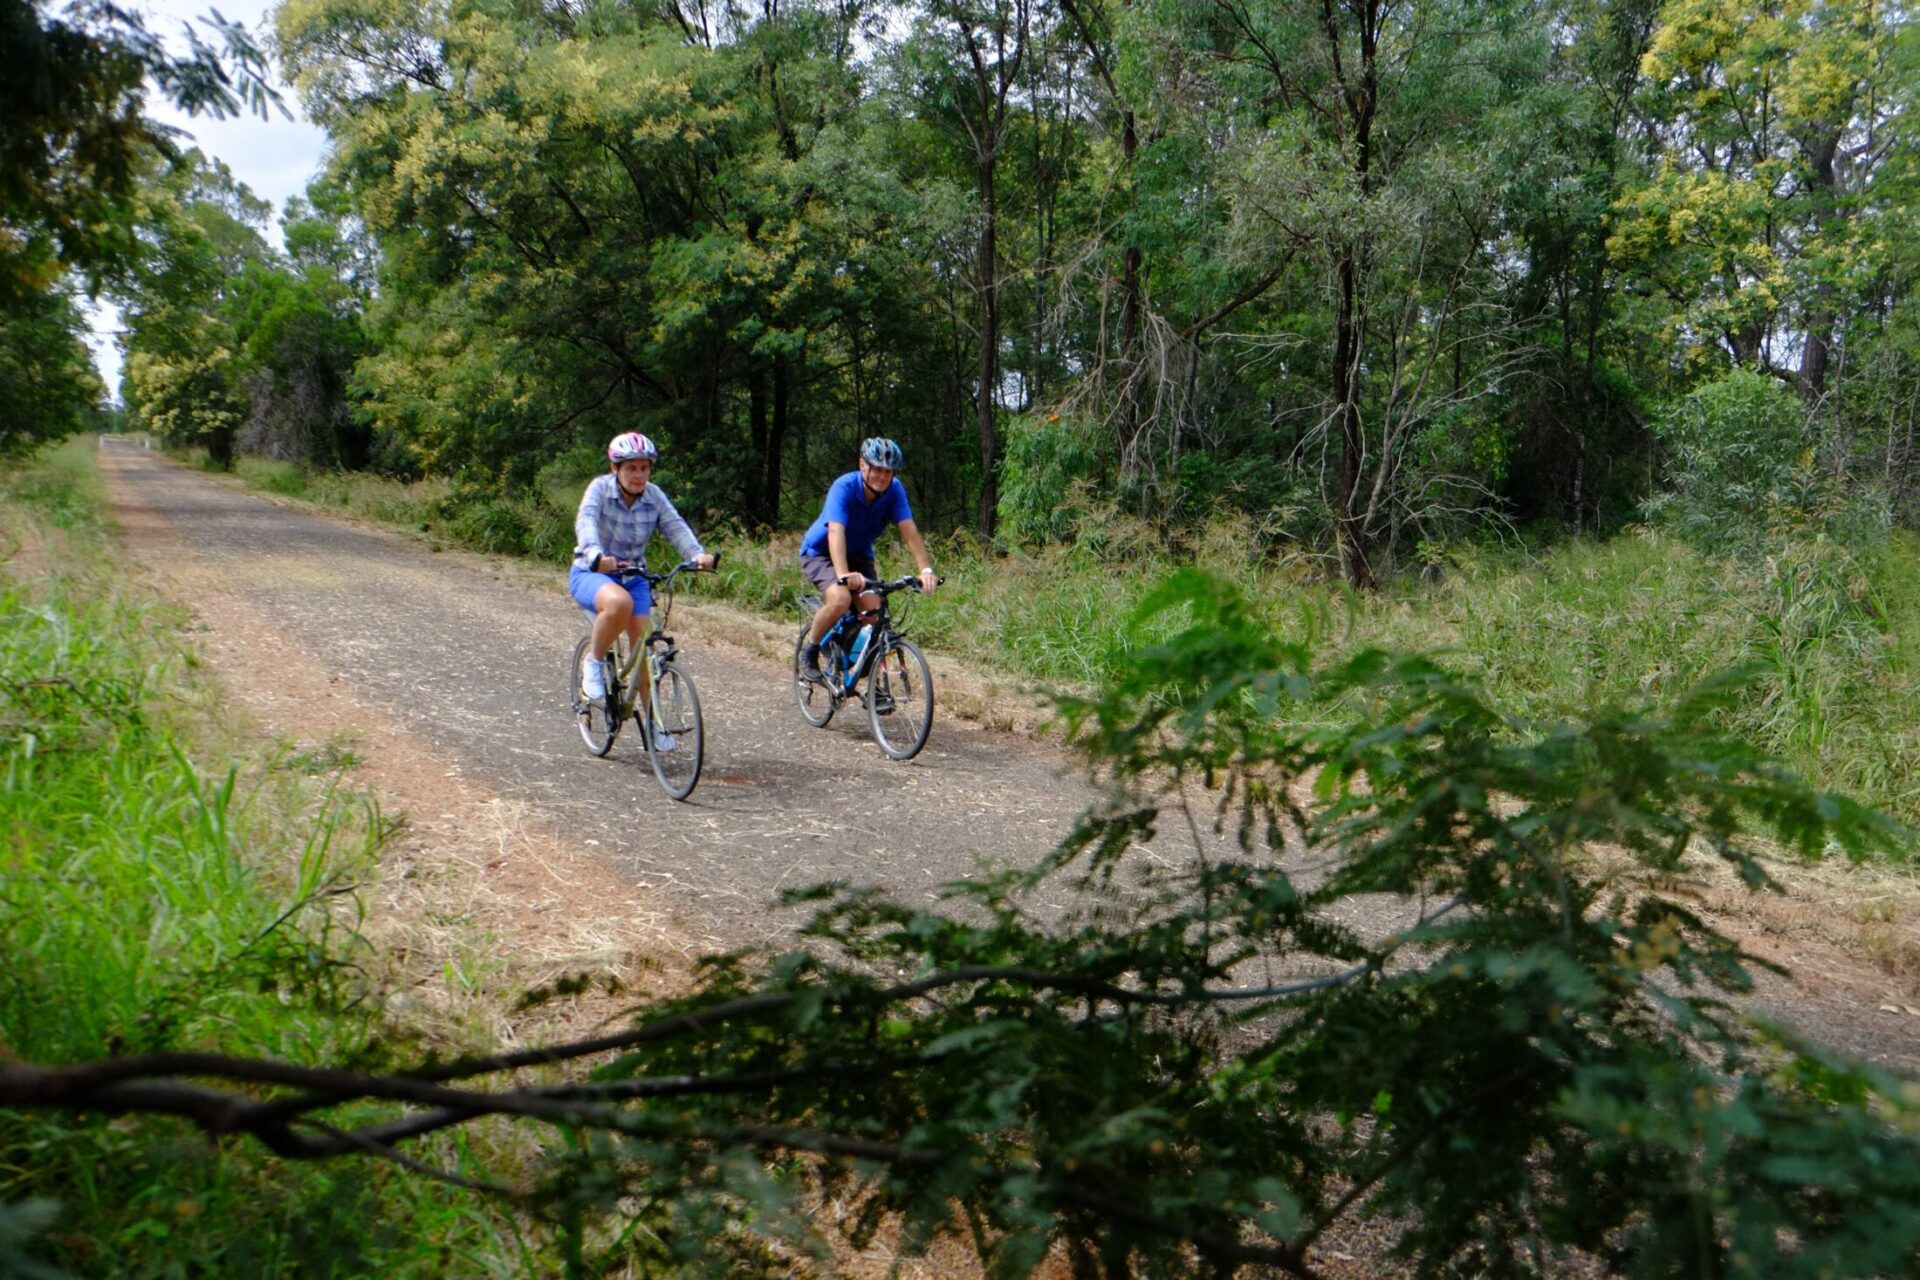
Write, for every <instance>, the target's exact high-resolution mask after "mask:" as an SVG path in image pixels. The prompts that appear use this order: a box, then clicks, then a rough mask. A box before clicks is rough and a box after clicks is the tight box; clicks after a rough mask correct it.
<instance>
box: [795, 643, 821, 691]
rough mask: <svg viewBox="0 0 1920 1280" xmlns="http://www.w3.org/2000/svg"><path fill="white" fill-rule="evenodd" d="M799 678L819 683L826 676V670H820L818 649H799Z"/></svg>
mask: <svg viewBox="0 0 1920 1280" xmlns="http://www.w3.org/2000/svg"><path fill="white" fill-rule="evenodd" d="M800 678H801V679H802V680H811V681H813V682H814V683H815V684H819V683H821V682H822V681H824V680H825V679H826V678H827V674H826V672H824V671H822V670H820V651H819V650H818V649H802V650H801V651H800Z"/></svg>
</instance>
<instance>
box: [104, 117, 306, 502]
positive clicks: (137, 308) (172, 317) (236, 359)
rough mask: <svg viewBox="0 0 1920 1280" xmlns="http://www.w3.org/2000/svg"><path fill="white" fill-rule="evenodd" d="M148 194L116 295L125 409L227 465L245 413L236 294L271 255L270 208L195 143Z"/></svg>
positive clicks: (146, 426) (146, 424)
mask: <svg viewBox="0 0 1920 1280" xmlns="http://www.w3.org/2000/svg"><path fill="white" fill-rule="evenodd" d="M147 194H148V200H147V202H146V205H145V208H144V210H143V217H142V219H141V224H140V233H141V237H142V255H141V259H140V262H139V265H138V267H137V268H136V269H135V271H134V273H133V277H132V279H131V280H130V282H129V283H128V285H127V286H125V288H124V289H123V293H122V298H121V303H122V308H123V311H124V314H125V317H126V323H127V335H126V338H125V339H124V343H123V345H124V347H125V350H126V353H127V360H126V372H125V386H124V392H125V395H124V399H125V401H126V406H127V413H128V415H129V417H130V419H131V420H132V421H133V422H134V423H135V424H137V425H138V426H140V427H142V428H144V429H146V430H150V431H153V432H155V433H157V434H159V435H161V436H163V437H165V438H167V439H168V440H171V441H173V442H175V443H177V444H199V445H203V446H205V448H206V449H207V451H208V453H209V454H210V455H211V456H212V458H213V460H214V461H215V462H216V463H217V464H219V465H221V466H223V467H224V466H227V465H229V464H230V463H231V461H232V458H233V452H234V447H235V440H236V435H237V433H238V432H239V430H240V427H241V424H242V423H243V422H245V420H246V418H247V414H248V405H247V397H246V394H245V390H244V385H243V384H244V381H245V373H246V367H245V362H244V359H243V349H244V346H245V343H246V341H247V335H246V334H245V333H244V332H243V331H242V327H241V312H242V306H243V304H242V298H243V296H244V295H245V293H246V292H247V291H249V289H250V288H257V281H258V280H259V279H260V278H261V277H260V274H259V273H260V272H261V271H262V270H263V269H266V268H267V267H268V266H269V264H270V255H269V252H268V249H267V245H266V242H265V240H264V239H263V238H262V237H261V234H260V228H261V227H263V226H264V225H265V223H266V219H267V215H268V209H267V206H266V204H265V203H264V202H262V201H261V200H259V199H258V198H256V197H255V196H254V195H253V193H252V192H251V191H249V190H247V188H246V187H245V185H243V184H241V183H239V182H237V181H235V179H234V177H233V174H232V172H231V171H230V170H229V169H228V168H227V167H226V165H225V164H223V163H221V162H220V161H217V160H213V161H209V160H207V159H206V158H205V157H204V156H202V155H201V154H200V152H198V151H189V152H187V153H185V154H184V155H183V156H182V157H181V158H180V160H179V161H178V162H176V163H175V164H174V165H173V166H172V167H171V169H170V170H169V172H168V173H167V174H166V175H165V177H164V178H163V179H162V180H161V181H160V182H159V183H157V184H155V185H154V186H153V187H151V188H149V190H148V193H147Z"/></svg>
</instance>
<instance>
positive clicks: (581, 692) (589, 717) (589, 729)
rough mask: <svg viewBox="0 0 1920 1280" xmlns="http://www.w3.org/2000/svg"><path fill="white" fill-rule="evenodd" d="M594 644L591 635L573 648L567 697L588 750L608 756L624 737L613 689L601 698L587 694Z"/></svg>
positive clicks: (568, 675) (583, 637) (568, 668)
mask: <svg viewBox="0 0 1920 1280" xmlns="http://www.w3.org/2000/svg"><path fill="white" fill-rule="evenodd" d="M590 643H591V640H590V638H589V637H586V636H582V637H581V638H580V643H579V644H577V645H575V646H574V647H573V661H572V662H571V663H569V664H568V667H567V690H568V692H567V699H568V701H569V702H571V703H572V705H573V715H574V719H575V720H576V721H578V722H579V725H580V737H581V738H582V740H584V741H585V742H586V744H587V750H589V751H591V752H593V754H595V755H597V756H604V755H605V754H607V752H609V751H611V750H613V740H614V739H615V738H617V737H619V736H620V717H619V715H618V714H616V712H615V711H614V697H615V695H614V693H613V691H612V690H608V692H607V694H606V696H605V697H600V698H589V697H587V695H586V692H585V685H584V684H583V680H584V678H585V676H586V670H587V664H588V663H589V662H591V661H593V658H592V657H591V656H590V654H589V651H588V645H589V644H590Z"/></svg>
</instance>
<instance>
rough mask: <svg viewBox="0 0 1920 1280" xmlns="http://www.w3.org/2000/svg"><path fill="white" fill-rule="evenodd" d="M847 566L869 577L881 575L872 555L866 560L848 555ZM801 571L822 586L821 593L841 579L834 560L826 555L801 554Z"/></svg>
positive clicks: (815, 583)
mask: <svg viewBox="0 0 1920 1280" xmlns="http://www.w3.org/2000/svg"><path fill="white" fill-rule="evenodd" d="M847 568H849V569H851V570H852V571H853V572H855V573H859V574H865V575H866V577H867V578H868V579H873V578H878V577H879V576H880V567H879V566H878V565H876V564H875V563H874V562H873V559H872V558H871V557H869V558H867V559H865V560H857V559H855V558H853V557H852V556H848V557H847ZM800 572H801V573H803V574H805V575H806V576H807V581H808V582H811V583H812V584H813V585H814V586H816V587H818V588H820V594H821V595H825V594H826V593H827V588H828V587H831V586H835V585H836V584H837V583H838V582H839V580H840V575H839V574H837V573H835V572H834V571H833V561H832V560H830V559H828V558H827V557H826V556H801V557H800Z"/></svg>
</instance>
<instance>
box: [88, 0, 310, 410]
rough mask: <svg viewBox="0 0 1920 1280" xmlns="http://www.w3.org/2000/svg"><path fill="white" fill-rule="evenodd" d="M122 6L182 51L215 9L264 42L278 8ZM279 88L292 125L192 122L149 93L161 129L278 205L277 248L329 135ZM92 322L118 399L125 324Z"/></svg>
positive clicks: (144, 0) (250, 2)
mask: <svg viewBox="0 0 1920 1280" xmlns="http://www.w3.org/2000/svg"><path fill="white" fill-rule="evenodd" d="M125 7H127V8H129V9H136V10H138V11H139V12H140V13H141V15H142V16H143V17H144V18H145V19H146V21H147V29H148V30H149V31H152V32H153V33H154V34H155V35H158V36H161V37H163V38H164V39H165V40H166V41H167V42H168V44H169V45H170V46H171V47H173V48H175V49H180V50H184V49H185V48H186V40H185V38H184V36H183V35H182V34H181V29H182V27H183V25H184V24H186V23H189V22H192V21H193V20H194V19H196V18H199V17H202V16H204V15H205V14H206V13H207V11H208V9H209V8H218V9H219V10H220V13H221V15H222V16H223V17H225V18H227V19H228V20H229V21H232V22H237V23H240V24H241V25H243V26H245V27H246V28H247V29H248V30H250V31H253V32H254V33H255V37H256V39H258V40H260V42H261V43H262V44H264V43H265V40H264V33H265V31H266V29H267V28H268V26H269V20H268V14H269V13H270V12H271V10H272V8H273V4H272V2H271V0H134V2H133V3H131V4H128V5H126V6H125ZM200 30H201V34H202V38H203V39H205V40H207V41H208V42H209V43H215V42H216V41H217V37H214V36H213V35H212V33H211V32H208V31H207V30H206V29H205V28H204V27H202V28H200ZM277 87H278V88H279V89H280V91H281V95H282V98H283V100H284V101H285V103H286V107H287V110H289V111H291V112H292V113H293V115H294V119H292V120H289V119H287V118H286V117H285V116H283V115H281V114H280V112H279V111H278V110H275V109H272V108H269V110H271V111H272V114H271V116H270V117H269V118H268V119H266V120H262V119H260V118H259V117H258V116H254V115H242V116H238V117H235V118H231V119H227V120H215V119H213V118H211V117H207V116H202V117H199V118H195V117H193V116H189V115H187V114H185V113H184V112H182V111H180V110H178V109H176V108H175V107H174V105H173V104H172V103H170V102H168V101H166V99H165V98H164V97H163V96H162V95H159V94H156V93H152V92H151V89H150V90H149V96H148V99H147V114H148V115H150V116H151V117H152V118H153V119H155V120H158V121H160V122H161V123H162V124H168V125H172V126H174V127H175V128H179V129H184V130H186V131H187V133H188V134H190V135H192V136H191V140H190V141H189V140H187V139H182V145H183V146H197V147H199V148H200V149H201V150H202V151H204V152H206V153H207V154H208V155H211V156H216V157H218V158H219V159H221V160H224V161H226V164H227V167H228V168H229V169H231V170H233V176H234V177H235V178H237V179H239V180H240V181H241V182H243V183H245V184H246V185H247V186H248V187H249V188H250V189H251V190H252V191H253V194H255V195H256V196H259V197H260V198H261V199H263V200H266V201H267V202H268V203H270V204H271V205H272V206H273V209H274V216H275V223H274V225H273V227H272V228H270V229H269V231H268V233H267V236H268V239H269V241H270V242H274V243H277V242H278V240H279V235H280V228H279V223H278V217H279V213H280V210H281V209H282V208H283V207H285V205H286V202H287V198H288V197H289V196H297V195H304V194H305V193H306V189H307V183H308V182H309V181H310V180H311V179H312V178H314V177H315V176H316V175H318V174H319V172H320V167H321V164H322V161H323V153H324V151H325V148H326V140H327V138H326V134H325V133H324V132H323V131H322V130H321V129H320V128H319V127H318V126H316V125H313V124H310V123H308V122H307V120H306V118H305V117H304V116H303V115H302V114H301V111H300V104H299V102H298V101H297V100H296V98H295V97H294V95H293V93H292V92H291V91H290V90H288V89H287V88H286V86H284V85H279V86H277ZM91 318H92V322H93V338H92V341H91V344H90V345H91V346H92V347H93V357H94V362H95V363H96V364H97V365H99V367H100V373H101V376H102V377H104V378H105V379H106V382H107V390H108V392H109V393H110V394H112V395H114V396H116V397H117V396H118V395H119V390H120V351H119V348H117V347H116V346H115V345H114V341H113V335H114V333H115V332H116V331H117V330H118V329H119V327H120V315H119V312H118V311H117V310H115V309H114V308H112V307H111V306H106V305H101V306H99V307H97V308H95V309H94V312H93V314H92V317H91Z"/></svg>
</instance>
